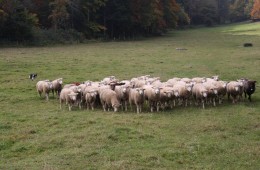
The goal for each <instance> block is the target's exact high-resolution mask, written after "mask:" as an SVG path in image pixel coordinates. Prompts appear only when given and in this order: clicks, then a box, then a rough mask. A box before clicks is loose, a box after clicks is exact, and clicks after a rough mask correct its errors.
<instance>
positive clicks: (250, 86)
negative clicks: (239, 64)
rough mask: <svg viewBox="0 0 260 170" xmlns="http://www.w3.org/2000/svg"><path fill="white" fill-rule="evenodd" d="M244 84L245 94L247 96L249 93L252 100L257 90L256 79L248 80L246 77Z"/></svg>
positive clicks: (249, 98)
mask: <svg viewBox="0 0 260 170" xmlns="http://www.w3.org/2000/svg"><path fill="white" fill-rule="evenodd" d="M243 84H244V94H245V98H246V97H247V95H248V100H249V101H250V102H251V101H252V100H251V95H252V94H253V93H254V92H255V84H256V81H254V80H247V79H245V81H244V82H243Z"/></svg>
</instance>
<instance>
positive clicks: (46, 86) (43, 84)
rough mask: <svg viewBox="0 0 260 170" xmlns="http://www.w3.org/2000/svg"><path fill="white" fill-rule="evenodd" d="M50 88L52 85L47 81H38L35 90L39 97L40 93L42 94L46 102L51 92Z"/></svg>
mask: <svg viewBox="0 0 260 170" xmlns="http://www.w3.org/2000/svg"><path fill="white" fill-rule="evenodd" d="M52 87H53V85H52V83H51V82H50V81H49V80H42V81H38V82H37V84H36V90H37V92H38V93H39V95H40V97H41V95H42V93H44V94H45V98H46V100H47V101H48V100H49V93H50V91H51V90H52Z"/></svg>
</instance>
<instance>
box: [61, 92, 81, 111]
mask: <svg viewBox="0 0 260 170" xmlns="http://www.w3.org/2000/svg"><path fill="white" fill-rule="evenodd" d="M77 96H78V93H75V92H74V91H73V90H71V89H69V88H63V89H62V90H61V92H60V109H62V103H64V102H65V103H66V105H68V106H69V111H71V109H72V106H73V105H78V103H77Z"/></svg>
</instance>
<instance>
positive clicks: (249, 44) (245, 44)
mask: <svg viewBox="0 0 260 170" xmlns="http://www.w3.org/2000/svg"><path fill="white" fill-rule="evenodd" d="M244 47H253V44H252V43H244Z"/></svg>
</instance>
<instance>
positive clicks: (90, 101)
mask: <svg viewBox="0 0 260 170" xmlns="http://www.w3.org/2000/svg"><path fill="white" fill-rule="evenodd" d="M97 95H98V92H97V91H96V90H91V91H88V92H86V94H85V103H86V105H87V109H88V110H89V108H90V107H91V109H92V110H94V108H95V103H96V99H97Z"/></svg>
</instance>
